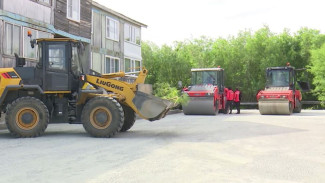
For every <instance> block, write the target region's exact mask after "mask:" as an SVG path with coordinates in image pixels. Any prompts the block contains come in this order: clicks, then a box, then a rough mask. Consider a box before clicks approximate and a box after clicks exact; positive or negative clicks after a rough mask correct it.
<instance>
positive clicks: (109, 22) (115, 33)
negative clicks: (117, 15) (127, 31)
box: [106, 17, 119, 41]
mask: <svg viewBox="0 0 325 183" xmlns="http://www.w3.org/2000/svg"><path fill="white" fill-rule="evenodd" d="M106 38H109V39H112V40H115V41H119V23H118V21H116V20H114V19H111V18H109V17H106Z"/></svg>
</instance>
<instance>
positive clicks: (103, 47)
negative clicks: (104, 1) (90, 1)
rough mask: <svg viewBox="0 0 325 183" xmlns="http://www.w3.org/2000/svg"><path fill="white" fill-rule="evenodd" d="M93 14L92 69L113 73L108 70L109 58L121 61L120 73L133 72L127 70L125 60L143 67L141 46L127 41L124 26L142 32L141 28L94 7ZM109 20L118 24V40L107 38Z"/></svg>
mask: <svg viewBox="0 0 325 183" xmlns="http://www.w3.org/2000/svg"><path fill="white" fill-rule="evenodd" d="M92 13H93V15H92V16H93V18H92V21H93V25H92V26H93V27H92V38H91V40H92V45H91V52H92V64H91V67H92V69H93V70H95V71H97V72H101V73H109V72H111V71H110V70H108V69H107V64H108V61H107V59H108V58H110V59H119V69H118V71H125V72H132V70H131V71H130V70H127V69H126V66H125V59H129V60H130V59H131V60H132V61H133V62H134V60H137V61H139V62H140V65H141V60H142V57H141V45H137V44H135V43H131V42H129V41H125V37H124V35H125V34H124V26H125V24H128V25H132V26H135V27H137V28H138V29H139V30H141V27H140V26H137V25H134V24H132V22H128V21H126V20H124V19H123V18H121V17H119V16H116V15H114V14H112V13H110V12H108V11H104V10H101V9H99V8H98V7H93V9H92ZM107 18H109V19H112V20H114V21H117V22H118V27H119V35H118V40H113V39H110V38H107V35H106V28H107V27H106V25H107ZM137 70H139V69H137ZM133 71H134V70H133Z"/></svg>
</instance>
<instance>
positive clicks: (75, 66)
mask: <svg viewBox="0 0 325 183" xmlns="http://www.w3.org/2000/svg"><path fill="white" fill-rule="evenodd" d="M80 62H81V60H80V57H79V52H78V47H77V45H72V57H71V71H72V74H73V75H75V76H79V75H80V74H81V73H82V68H81V65H80Z"/></svg>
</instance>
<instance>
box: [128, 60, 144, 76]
mask: <svg viewBox="0 0 325 183" xmlns="http://www.w3.org/2000/svg"><path fill="white" fill-rule="evenodd" d="M125 59H129V60H130V68H131V69H130V71H126V69H127V68H125ZM136 62H139V63H140V67H139V68H136ZM141 65H142V61H141V60H138V59H133V58H130V57H124V72H125V73H131V72H138V71H141Z"/></svg>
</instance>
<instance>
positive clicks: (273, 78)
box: [266, 69, 293, 87]
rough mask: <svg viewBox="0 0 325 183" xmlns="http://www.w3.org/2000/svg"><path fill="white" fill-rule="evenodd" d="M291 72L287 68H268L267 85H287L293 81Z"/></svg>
mask: <svg viewBox="0 0 325 183" xmlns="http://www.w3.org/2000/svg"><path fill="white" fill-rule="evenodd" d="M290 75H291V76H292V74H290V70H287V69H274V70H272V69H270V70H268V71H267V78H266V79H267V86H268V87H289V85H290V84H292V83H293V79H292V77H290Z"/></svg>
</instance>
